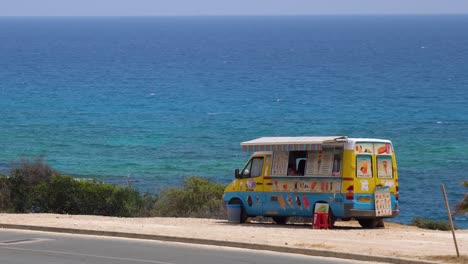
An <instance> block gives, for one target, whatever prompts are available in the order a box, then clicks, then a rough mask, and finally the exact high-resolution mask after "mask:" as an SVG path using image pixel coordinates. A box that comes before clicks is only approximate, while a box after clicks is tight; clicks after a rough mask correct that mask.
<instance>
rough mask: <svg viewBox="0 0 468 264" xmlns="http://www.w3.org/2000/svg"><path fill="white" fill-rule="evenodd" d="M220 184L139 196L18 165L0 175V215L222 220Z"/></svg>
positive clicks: (191, 183)
mask: <svg viewBox="0 0 468 264" xmlns="http://www.w3.org/2000/svg"><path fill="white" fill-rule="evenodd" d="M224 187H225V186H223V185H221V184H216V183H212V182H210V181H209V180H207V179H204V178H199V177H189V178H187V179H186V180H185V181H184V182H183V183H182V189H178V188H169V189H166V190H163V191H162V192H161V193H160V195H153V194H142V193H140V192H139V191H138V190H136V189H133V188H131V187H129V186H119V185H113V184H108V183H104V182H102V181H96V180H80V179H75V178H73V177H71V176H67V175H63V174H61V173H60V172H58V171H57V170H54V169H53V168H51V167H50V166H49V165H47V164H46V163H45V162H44V161H43V160H42V159H36V160H34V161H30V160H22V161H20V162H19V163H18V164H17V165H15V166H14V168H13V169H12V170H11V172H10V174H9V175H0V211H2V212H11V213H59V214H88V215H105V216H120V217H141V216H145V217H147V216H173V217H181V216H184V217H210V218H224V217H225V211H224V207H223V202H222V195H223V190H224Z"/></svg>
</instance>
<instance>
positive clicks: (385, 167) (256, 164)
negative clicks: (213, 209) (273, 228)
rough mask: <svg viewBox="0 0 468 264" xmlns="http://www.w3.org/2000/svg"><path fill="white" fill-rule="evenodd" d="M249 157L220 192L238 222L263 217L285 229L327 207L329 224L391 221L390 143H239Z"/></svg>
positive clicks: (393, 170)
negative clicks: (294, 220)
mask: <svg viewBox="0 0 468 264" xmlns="http://www.w3.org/2000/svg"><path fill="white" fill-rule="evenodd" d="M241 146H242V147H243V149H244V151H249V152H254V153H253V155H252V156H251V157H250V159H249V161H248V162H247V163H246V165H245V166H244V167H243V168H242V170H239V169H237V170H236V171H235V179H234V180H233V181H232V182H231V183H230V184H229V185H228V186H227V187H226V189H225V192H224V202H225V203H226V204H240V205H241V216H240V218H241V222H245V221H246V220H247V219H248V217H254V216H268V217H272V218H273V220H274V221H275V222H276V223H277V224H285V223H286V222H287V221H288V218H289V217H291V216H299V217H312V215H313V212H314V207H315V205H316V204H327V205H328V206H327V208H328V213H329V216H330V221H332V222H334V221H335V220H336V219H341V220H344V221H346V220H350V219H356V220H357V221H359V224H360V225H361V226H363V227H366V228H372V227H378V226H383V218H389V217H396V216H397V215H398V214H399V207H398V198H399V197H398V172H397V164H396V159H395V152H394V149H393V145H392V143H391V141H389V140H386V139H370V138H348V137H345V136H328V137H263V138H258V139H254V140H251V141H247V142H243V143H241Z"/></svg>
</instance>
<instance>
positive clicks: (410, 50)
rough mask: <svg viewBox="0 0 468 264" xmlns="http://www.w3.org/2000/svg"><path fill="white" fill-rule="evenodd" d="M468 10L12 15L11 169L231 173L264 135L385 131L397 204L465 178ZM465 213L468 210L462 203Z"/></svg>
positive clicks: (121, 175) (8, 88)
mask: <svg viewBox="0 0 468 264" xmlns="http://www.w3.org/2000/svg"><path fill="white" fill-rule="evenodd" d="M467 28H468V16H310V17H307V16H304V17H1V18H0V172H3V173H8V171H9V169H10V168H11V166H12V164H13V163H14V162H15V161H18V160H19V159H20V158H21V157H25V156H26V157H27V156H33V157H38V156H42V157H44V159H45V160H46V161H47V162H48V163H49V164H50V165H52V166H53V167H54V168H56V169H58V170H60V171H61V172H63V173H66V174H70V175H74V176H76V177H83V178H98V179H103V180H105V181H108V182H111V183H117V184H127V182H132V186H135V187H136V188H139V189H141V190H142V191H145V192H146V191H148V192H154V193H155V192H158V191H159V190H161V189H162V188H166V187H168V186H177V185H178V184H179V183H180V182H181V181H182V180H183V179H184V178H186V177H188V176H192V175H196V176H203V177H207V178H210V179H212V180H214V181H216V182H220V183H228V182H230V181H231V180H232V179H233V174H234V169H236V168H239V167H242V166H243V164H244V162H246V160H247V158H248V157H249V155H250V154H249V153H246V152H243V151H242V149H241V147H240V145H239V143H240V142H242V141H247V140H250V139H254V138H257V137H262V136H302V135H308V136H317V135H347V136H349V137H376V138H387V139H390V140H392V141H393V143H394V147H395V149H396V151H397V160H398V164H399V176H400V180H399V182H400V203H401V204H400V205H401V208H400V209H401V215H400V216H399V217H398V218H396V219H395V220H394V221H396V222H403V223H409V222H410V221H411V220H412V219H413V218H414V217H418V216H420V217H427V218H432V219H437V220H446V219H447V215H446V209H445V205H444V201H443V196H442V192H441V187H440V186H441V184H445V186H446V188H447V192H448V195H449V202H450V205H451V206H452V207H454V206H455V204H456V203H457V202H458V201H459V200H460V199H461V198H462V197H463V195H464V194H465V193H467V190H468V189H467V188H465V187H463V186H462V185H461V184H460V182H462V181H463V180H468V107H467V105H468V31H467ZM455 220H456V224H457V225H458V226H460V227H465V228H468V216H463V215H461V216H456V217H455Z"/></svg>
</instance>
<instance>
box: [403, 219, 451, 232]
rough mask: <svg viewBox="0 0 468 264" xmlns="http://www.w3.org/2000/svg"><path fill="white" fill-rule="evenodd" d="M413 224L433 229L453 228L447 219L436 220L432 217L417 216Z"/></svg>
mask: <svg viewBox="0 0 468 264" xmlns="http://www.w3.org/2000/svg"><path fill="white" fill-rule="evenodd" d="M411 225H413V226H417V227H419V228H424V229H431V230H443V231H448V230H451V228H450V224H449V222H447V221H436V220H432V219H426V218H420V217H416V218H414V219H413V221H411Z"/></svg>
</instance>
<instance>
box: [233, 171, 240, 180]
mask: <svg viewBox="0 0 468 264" xmlns="http://www.w3.org/2000/svg"><path fill="white" fill-rule="evenodd" d="M234 177H235V178H236V179H240V174H239V169H236V170H235V171H234Z"/></svg>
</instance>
